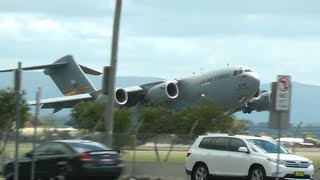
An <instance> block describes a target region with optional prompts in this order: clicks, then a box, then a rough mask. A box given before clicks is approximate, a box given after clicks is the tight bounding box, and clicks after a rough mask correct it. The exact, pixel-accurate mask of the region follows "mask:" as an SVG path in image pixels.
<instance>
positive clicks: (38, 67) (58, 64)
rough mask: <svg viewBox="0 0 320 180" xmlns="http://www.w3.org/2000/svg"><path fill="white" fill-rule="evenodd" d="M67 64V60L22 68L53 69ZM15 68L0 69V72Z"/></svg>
mask: <svg viewBox="0 0 320 180" xmlns="http://www.w3.org/2000/svg"><path fill="white" fill-rule="evenodd" d="M66 64H68V62H59V63H54V64H48V65H40V66H30V67H23V68H21V69H22V70H38V69H53V68H60V67H62V66H64V65H66ZM14 70H16V69H6V70H0V72H11V71H14Z"/></svg>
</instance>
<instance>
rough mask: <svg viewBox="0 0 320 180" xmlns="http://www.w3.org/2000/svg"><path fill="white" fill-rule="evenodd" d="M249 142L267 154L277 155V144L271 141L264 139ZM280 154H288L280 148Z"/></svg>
mask: <svg viewBox="0 0 320 180" xmlns="http://www.w3.org/2000/svg"><path fill="white" fill-rule="evenodd" d="M248 141H249V142H252V143H253V144H254V145H256V146H257V147H259V148H260V149H261V150H262V151H264V152H267V153H277V152H278V143H277V142H276V141H272V140H264V139H250V140H248ZM280 153H286V154H287V153H289V152H288V151H287V150H286V149H285V148H284V147H282V146H281V148H280Z"/></svg>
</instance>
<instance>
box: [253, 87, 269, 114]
mask: <svg viewBox="0 0 320 180" xmlns="http://www.w3.org/2000/svg"><path fill="white" fill-rule="evenodd" d="M270 95H271V91H269V90H262V91H261V94H260V96H259V97H258V98H255V99H254V100H252V101H251V102H250V103H249V104H248V107H250V108H251V109H252V110H256V111H258V112H260V111H269V110H270V107H271V99H270Z"/></svg>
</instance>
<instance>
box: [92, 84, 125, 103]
mask: <svg viewBox="0 0 320 180" xmlns="http://www.w3.org/2000/svg"><path fill="white" fill-rule="evenodd" d="M97 101H100V102H107V101H108V95H104V94H102V93H101V94H100V95H99V96H98V98H97ZM127 102H128V93H127V91H126V90H124V89H122V88H117V89H115V91H114V104H115V105H116V106H122V105H125V104H126V103H127Z"/></svg>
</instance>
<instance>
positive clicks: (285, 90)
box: [269, 75, 292, 180]
mask: <svg viewBox="0 0 320 180" xmlns="http://www.w3.org/2000/svg"><path fill="white" fill-rule="evenodd" d="M291 90H292V87H291V77H290V76H287V75H278V77H277V82H273V83H272V93H271V97H270V99H271V109H270V114H269V128H271V129H278V139H279V140H278V157H277V177H276V179H277V180H278V179H279V161H280V145H281V142H280V138H281V130H282V129H288V128H289V120H290V103H291Z"/></svg>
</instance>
